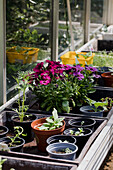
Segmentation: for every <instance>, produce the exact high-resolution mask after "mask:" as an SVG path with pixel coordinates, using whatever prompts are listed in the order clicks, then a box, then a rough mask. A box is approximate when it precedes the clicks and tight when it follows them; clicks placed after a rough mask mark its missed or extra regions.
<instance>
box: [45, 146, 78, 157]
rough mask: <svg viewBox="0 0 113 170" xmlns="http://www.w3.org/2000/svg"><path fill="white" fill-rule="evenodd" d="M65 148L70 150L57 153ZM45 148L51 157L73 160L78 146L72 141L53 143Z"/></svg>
mask: <svg viewBox="0 0 113 170" xmlns="http://www.w3.org/2000/svg"><path fill="white" fill-rule="evenodd" d="M66 148H69V149H70V150H71V151H72V152H71V153H59V152H60V151H62V150H64V149H66ZM46 150H47V152H48V153H49V156H50V157H51V158H57V159H67V160H74V159H75V158H76V152H77V150H78V147H77V146H76V145H74V144H72V143H53V144H50V145H49V146H47V148H46Z"/></svg>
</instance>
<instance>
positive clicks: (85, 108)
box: [80, 105, 104, 114]
mask: <svg viewBox="0 0 113 170" xmlns="http://www.w3.org/2000/svg"><path fill="white" fill-rule="evenodd" d="M88 107H89V108H94V107H95V106H89V105H87V106H82V107H80V111H81V112H84V113H86V112H87V111H88V110H90V109H87V108H88ZM100 107H101V106H100ZM101 108H102V107H101ZM100 112H104V109H103V108H102V109H101V110H100V111H98V112H91V113H94V114H95V113H100ZM89 113H90V112H89Z"/></svg>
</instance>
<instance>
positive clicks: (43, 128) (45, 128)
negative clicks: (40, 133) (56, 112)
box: [38, 125, 48, 130]
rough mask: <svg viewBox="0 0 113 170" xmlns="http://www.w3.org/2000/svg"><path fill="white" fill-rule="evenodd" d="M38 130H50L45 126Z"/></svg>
mask: <svg viewBox="0 0 113 170" xmlns="http://www.w3.org/2000/svg"><path fill="white" fill-rule="evenodd" d="M38 129H39V130H48V127H45V126H43V125H42V126H40V127H38Z"/></svg>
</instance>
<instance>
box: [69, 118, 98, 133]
mask: <svg viewBox="0 0 113 170" xmlns="http://www.w3.org/2000/svg"><path fill="white" fill-rule="evenodd" d="M82 122H83V123H82ZM68 123H69V125H70V126H72V127H76V128H81V127H82V128H90V129H92V130H93V131H94V126H95V123H96V120H94V119H91V118H79V117H78V118H74V119H70V120H69V121H68Z"/></svg>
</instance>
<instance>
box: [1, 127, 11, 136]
mask: <svg viewBox="0 0 113 170" xmlns="http://www.w3.org/2000/svg"><path fill="white" fill-rule="evenodd" d="M8 131H9V129H8V128H7V127H6V126H0V138H3V137H5V136H6V134H7V133H8Z"/></svg>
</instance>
